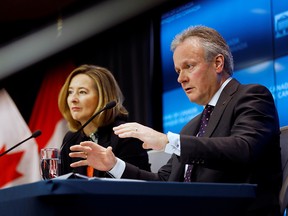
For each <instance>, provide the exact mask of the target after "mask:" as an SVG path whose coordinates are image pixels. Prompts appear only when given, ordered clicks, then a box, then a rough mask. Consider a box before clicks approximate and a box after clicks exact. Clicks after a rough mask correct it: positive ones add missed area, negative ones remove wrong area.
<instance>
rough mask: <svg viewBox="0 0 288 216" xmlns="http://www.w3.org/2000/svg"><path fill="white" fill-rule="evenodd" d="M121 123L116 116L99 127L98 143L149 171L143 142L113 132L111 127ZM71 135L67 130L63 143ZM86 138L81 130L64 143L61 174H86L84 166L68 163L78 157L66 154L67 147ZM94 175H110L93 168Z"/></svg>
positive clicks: (121, 157) (67, 152)
mask: <svg viewBox="0 0 288 216" xmlns="http://www.w3.org/2000/svg"><path fill="white" fill-rule="evenodd" d="M123 123H126V121H125V120H124V119H122V118H117V119H116V120H115V122H114V123H113V124H110V125H108V126H106V127H101V128H99V129H98V132H97V134H98V144H99V145H101V146H103V147H108V146H111V147H112V150H113V153H114V154H115V156H116V157H119V158H120V159H122V160H124V161H125V162H128V163H130V164H133V165H135V166H136V167H139V168H140V169H144V170H147V171H150V164H149V159H148V154H147V150H145V149H143V148H142V143H143V142H142V141H140V140H138V139H135V138H119V137H118V136H116V135H115V134H114V132H113V130H112V128H113V127H115V126H118V125H120V124H123ZM72 136H74V133H73V132H68V133H67V134H66V135H65V137H64V139H63V144H64V143H66V142H67V140H68V141H69V140H70V138H71V137H72ZM86 140H89V138H88V137H87V136H86V135H85V134H84V133H82V132H81V133H78V134H77V135H76V136H75V138H74V139H72V140H71V141H70V142H69V143H67V144H65V145H64V147H63V149H62V150H61V175H63V174H67V173H70V172H73V173H79V174H82V175H86V174H87V171H86V170H87V167H86V166H84V167H77V168H71V167H70V164H71V163H73V162H75V161H78V160H80V159H79V158H70V157H69V155H68V154H69V152H71V151H70V149H69V148H70V146H72V145H76V144H79V143H80V142H82V141H86ZM63 144H62V145H63ZM94 176H96V177H110V176H109V175H108V174H107V173H106V172H101V171H98V170H94Z"/></svg>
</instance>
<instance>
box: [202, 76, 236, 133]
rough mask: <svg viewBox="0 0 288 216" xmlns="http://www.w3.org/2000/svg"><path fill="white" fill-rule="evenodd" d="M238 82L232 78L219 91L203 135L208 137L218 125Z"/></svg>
mask: <svg viewBox="0 0 288 216" xmlns="http://www.w3.org/2000/svg"><path fill="white" fill-rule="evenodd" d="M239 85H240V83H239V82H238V81H236V80H235V79H232V80H231V81H230V82H229V83H228V84H227V86H225V88H224V89H223V91H222V92H221V95H220V97H219V99H218V101H217V104H216V106H215V107H214V110H213V113H212V115H211V116H210V120H209V123H208V126H207V128H206V132H205V134H204V137H210V136H211V134H212V133H213V131H214V130H215V128H216V126H217V125H218V122H219V120H220V119H221V117H222V115H223V113H224V111H225V109H226V107H227V105H228V104H229V102H230V100H231V99H232V97H233V94H234V93H235V92H236V91H237V89H238V87H239Z"/></svg>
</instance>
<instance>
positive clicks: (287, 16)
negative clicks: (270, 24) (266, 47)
mask: <svg viewBox="0 0 288 216" xmlns="http://www.w3.org/2000/svg"><path fill="white" fill-rule="evenodd" d="M274 20H275V23H274V24H275V38H280V37H284V36H288V11H286V12H284V13H280V14H276V15H275V17H274Z"/></svg>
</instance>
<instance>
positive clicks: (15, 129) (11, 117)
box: [0, 89, 40, 188]
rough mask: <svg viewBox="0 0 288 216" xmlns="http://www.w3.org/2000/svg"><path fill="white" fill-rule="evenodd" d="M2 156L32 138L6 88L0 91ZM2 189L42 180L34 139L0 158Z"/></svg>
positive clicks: (0, 183) (0, 150) (0, 143)
mask: <svg viewBox="0 0 288 216" xmlns="http://www.w3.org/2000/svg"><path fill="white" fill-rule="evenodd" d="M0 119H1V121H0V127H1V130H0V153H1V154H2V153H4V152H5V151H6V150H8V149H10V148H12V147H13V146H15V145H17V144H18V143H20V142H21V141H23V140H25V139H27V138H28V137H30V136H31V134H32V133H31V131H30V129H29V127H28V125H27V124H26V122H25V120H24V119H23V117H22V115H21V114H20V112H19V110H18V109H17V107H16V105H15V103H14V101H13V100H12V99H11V97H10V96H9V94H8V92H7V91H6V90H5V89H1V90H0ZM0 170H1V174H0V188H7V187H11V186H16V185H20V184H25V183H32V182H35V181H39V180H40V167H39V154H38V146H37V144H36V141H35V139H34V138H32V139H29V140H28V141H26V142H25V143H23V144H21V145H19V146H17V147H16V148H15V149H13V150H11V151H9V152H7V154H3V155H2V156H1V157H0Z"/></svg>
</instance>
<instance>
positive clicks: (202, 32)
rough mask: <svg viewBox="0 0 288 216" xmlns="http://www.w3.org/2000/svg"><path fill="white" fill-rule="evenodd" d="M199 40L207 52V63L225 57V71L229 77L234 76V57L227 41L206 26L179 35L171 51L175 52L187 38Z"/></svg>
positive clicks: (190, 28) (172, 44)
mask: <svg viewBox="0 0 288 216" xmlns="http://www.w3.org/2000/svg"><path fill="white" fill-rule="evenodd" d="M191 37H193V38H198V39H199V42H200V43H201V44H202V46H203V48H204V51H205V58H206V61H207V62H209V61H211V60H212V59H213V58H214V57H215V56H217V55H218V54H222V55H223V56H224V71H225V72H226V73H228V74H229V75H232V74H233V70H234V62H233V56H232V53H231V51H230V48H229V46H228V44H227V43H226V41H225V39H224V38H223V37H222V36H221V35H220V34H219V33H218V32H217V31H216V30H214V29H212V28H209V27H206V26H201V25H199V26H192V27H189V28H187V29H185V30H184V31H182V32H181V33H180V34H177V35H176V36H175V38H174V39H173V41H172V43H171V50H172V51H173V52H174V51H175V49H176V48H177V46H178V45H179V44H181V43H183V42H184V41H185V40H186V39H187V38H191Z"/></svg>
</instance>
